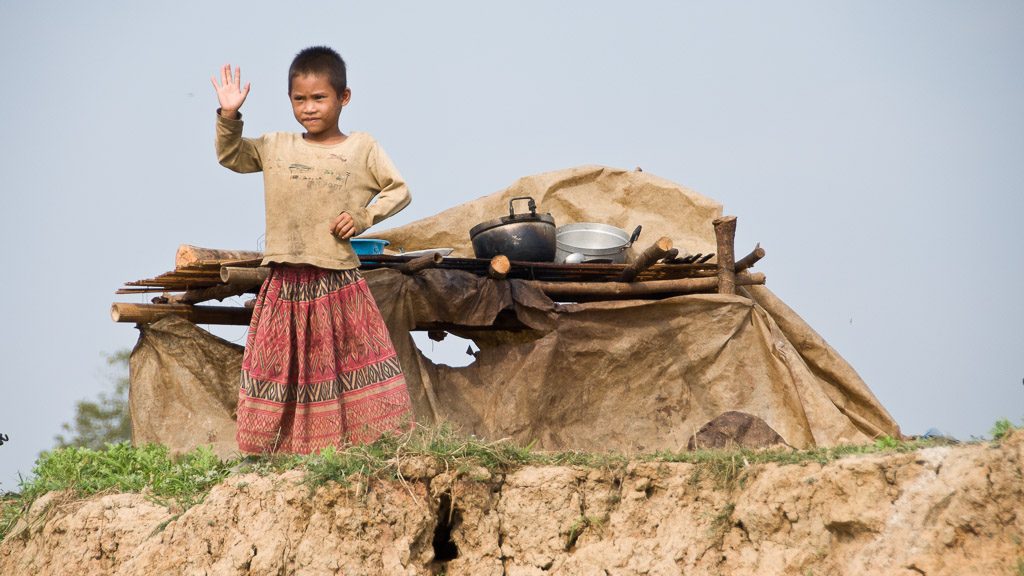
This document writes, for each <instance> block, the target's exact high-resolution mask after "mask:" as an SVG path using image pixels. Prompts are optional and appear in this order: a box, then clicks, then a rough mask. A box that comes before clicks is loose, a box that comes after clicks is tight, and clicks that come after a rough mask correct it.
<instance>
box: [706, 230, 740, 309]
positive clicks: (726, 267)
mask: <svg viewBox="0 0 1024 576" xmlns="http://www.w3.org/2000/svg"><path fill="white" fill-rule="evenodd" d="M712 225H714V227H715V243H716V244H717V245H718V293H719V294H735V293H736V262H735V261H734V258H735V256H734V252H733V245H734V244H735V239H736V217H735V216H723V217H721V218H715V220H714V221H713V222H712Z"/></svg>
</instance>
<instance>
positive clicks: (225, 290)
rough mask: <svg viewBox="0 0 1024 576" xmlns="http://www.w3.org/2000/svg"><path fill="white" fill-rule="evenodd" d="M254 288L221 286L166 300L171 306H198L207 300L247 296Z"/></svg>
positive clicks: (190, 292)
mask: <svg viewBox="0 0 1024 576" xmlns="http://www.w3.org/2000/svg"><path fill="white" fill-rule="evenodd" d="M252 288H253V287H252V286H239V285H237V284H221V285H218V286H211V287H209V288H197V289H195V290H186V291H185V292H183V293H181V294H175V295H173V296H168V297H167V298H166V300H167V302H168V303H170V304H198V303H200V302H206V301H207V300H223V299H225V298H230V297H231V296H238V295H241V294H245V293H246V292H248V291H249V290H251V289H252Z"/></svg>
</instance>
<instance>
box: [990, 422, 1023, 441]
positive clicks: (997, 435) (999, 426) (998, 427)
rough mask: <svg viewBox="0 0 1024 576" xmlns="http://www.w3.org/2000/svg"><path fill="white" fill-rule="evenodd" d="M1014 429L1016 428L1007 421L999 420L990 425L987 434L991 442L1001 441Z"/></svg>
mask: <svg viewBox="0 0 1024 576" xmlns="http://www.w3.org/2000/svg"><path fill="white" fill-rule="evenodd" d="M1016 429H1017V427H1016V426H1014V425H1013V422H1010V420H1009V419H1007V418H1000V419H999V420H996V423H995V424H993V425H992V430H991V431H990V432H989V433H990V434H991V435H992V440H1002V439H1003V438H1004V437H1005V436H1006V435H1007V434H1009V433H1011V432H1013V431H1014V430H1016Z"/></svg>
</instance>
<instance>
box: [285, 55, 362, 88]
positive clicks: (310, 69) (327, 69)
mask: <svg viewBox="0 0 1024 576" xmlns="http://www.w3.org/2000/svg"><path fill="white" fill-rule="evenodd" d="M306 74H313V75H315V76H325V77H327V81H328V82H330V83H331V86H332V87H334V91H335V92H337V93H338V97H339V98H340V97H341V94H342V92H344V91H345V89H346V88H348V76H347V74H346V72H345V60H343V59H342V58H341V54H338V53H337V52H335V51H334V50H332V49H331V48H328V47H327V46H310V47H309V48H306V49H304V50H302V51H301V52H299V53H298V54H296V55H295V59H294V60H292V65H291V66H290V67H289V68H288V93H289V94H291V92H292V79H293V78H295V77H296V76H305V75H306Z"/></svg>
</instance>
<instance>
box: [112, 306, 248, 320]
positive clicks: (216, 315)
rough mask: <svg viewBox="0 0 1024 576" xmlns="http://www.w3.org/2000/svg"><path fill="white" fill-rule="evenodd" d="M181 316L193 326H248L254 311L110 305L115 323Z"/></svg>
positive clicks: (219, 308) (228, 308) (206, 307)
mask: <svg viewBox="0 0 1024 576" xmlns="http://www.w3.org/2000/svg"><path fill="white" fill-rule="evenodd" d="M172 315H173V316H181V317H182V318H185V319H186V320H188V321H189V322H192V323H193V324H228V325H233V326H246V325H248V324H249V320H251V319H252V310H250V309H248V308H243V307H237V306H192V305H191V304H129V303H126V302H115V303H114V304H111V305H110V318H111V320H113V321H114V322H133V323H135V324H149V323H151V322H156V321H157V320H159V319H161V318H163V317H164V316H172Z"/></svg>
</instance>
